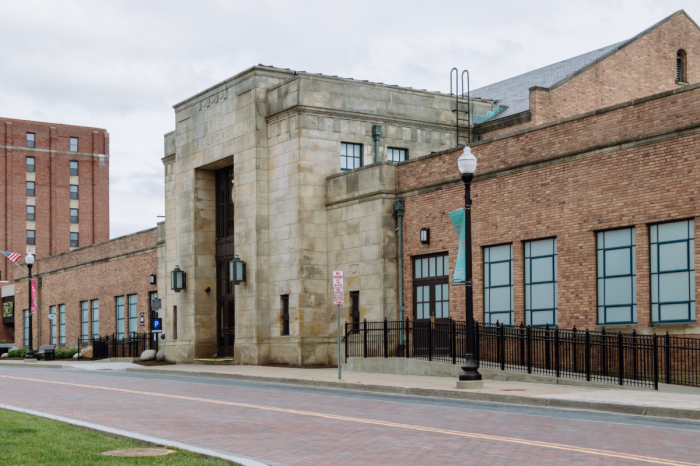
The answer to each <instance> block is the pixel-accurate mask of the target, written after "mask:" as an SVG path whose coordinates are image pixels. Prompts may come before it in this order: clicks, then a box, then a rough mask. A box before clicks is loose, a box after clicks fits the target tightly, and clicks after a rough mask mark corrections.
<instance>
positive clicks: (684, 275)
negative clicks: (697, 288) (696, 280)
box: [659, 272, 690, 303]
mask: <svg viewBox="0 0 700 466" xmlns="http://www.w3.org/2000/svg"><path fill="white" fill-rule="evenodd" d="M689 275H690V274H689V272H676V273H662V274H660V275H659V302H661V303H673V302H679V301H686V302H688V301H690V286H689V278H690V277H689Z"/></svg>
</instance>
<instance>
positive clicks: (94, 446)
mask: <svg viewBox="0 0 700 466" xmlns="http://www.w3.org/2000/svg"><path fill="white" fill-rule="evenodd" d="M123 448H149V447H148V446H145V445H143V444H139V443H137V442H134V441H131V440H123V439H114V438H109V437H106V436H105V435H102V434H99V433H95V432H90V431H88V430H86V429H82V428H80V427H74V426H72V425H70V424H65V423H63V422H59V421H54V420H51V419H45V418H42V417H37V416H31V415H29V414H24V413H18V412H15V411H8V410H5V409H0V465H2V466H5V465H13V466H14V465H22V466H25V465H32V466H41V465H46V466H49V465H51V466H62V465H66V466H68V465H70V466H88V465H89V466H92V465H95V464H97V465H168V466H180V465H183V466H184V465H187V466H223V465H230V464H231V463H228V462H225V461H222V460H216V459H206V458H204V457H202V456H199V455H196V454H194V453H191V452H188V451H184V450H177V451H176V452H175V453H171V454H169V455H166V456H156V457H150V458H120V457H113V456H102V455H101V453H102V452H103V451H109V450H121V449H123Z"/></svg>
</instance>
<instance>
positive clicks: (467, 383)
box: [457, 380, 484, 390]
mask: <svg viewBox="0 0 700 466" xmlns="http://www.w3.org/2000/svg"><path fill="white" fill-rule="evenodd" d="M457 388H459V389H464V390H478V389H480V388H484V381H483V380H458V381H457Z"/></svg>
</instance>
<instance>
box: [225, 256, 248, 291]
mask: <svg viewBox="0 0 700 466" xmlns="http://www.w3.org/2000/svg"><path fill="white" fill-rule="evenodd" d="M228 266H229V277H230V278H229V279H230V280H231V281H232V282H233V284H234V285H240V284H241V283H243V282H244V281H245V262H243V261H242V260H241V258H240V257H238V254H236V255H235V256H233V260H232V261H230V262H229V263H228Z"/></svg>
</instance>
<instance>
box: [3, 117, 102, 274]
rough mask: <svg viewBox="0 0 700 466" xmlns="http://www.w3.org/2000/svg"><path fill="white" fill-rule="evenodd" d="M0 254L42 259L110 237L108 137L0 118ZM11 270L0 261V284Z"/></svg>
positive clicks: (93, 131)
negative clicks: (7, 253) (27, 255)
mask: <svg viewBox="0 0 700 466" xmlns="http://www.w3.org/2000/svg"><path fill="white" fill-rule="evenodd" d="M0 167H2V169H0V249H2V250H4V251H11V252H16V253H20V254H22V255H24V254H25V253H26V252H27V251H32V253H33V254H34V255H35V256H36V257H37V258H41V257H46V256H51V255H55V254H59V253H61V252H66V251H70V250H71V249H72V248H77V247H82V246H87V245H89V244H94V243H99V242H102V241H106V240H108V239H109V135H108V134H107V131H106V130H104V129H100V128H90V127H84V126H71V125H58V124H53V123H41V122H35V121H24V120H12V119H3V120H2V124H0ZM13 268H14V266H13V265H12V264H11V263H9V262H8V261H7V260H3V261H2V262H0V272H1V273H2V277H3V280H10V281H11V280H12V275H13V273H12V272H11V270H12V269H13Z"/></svg>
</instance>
